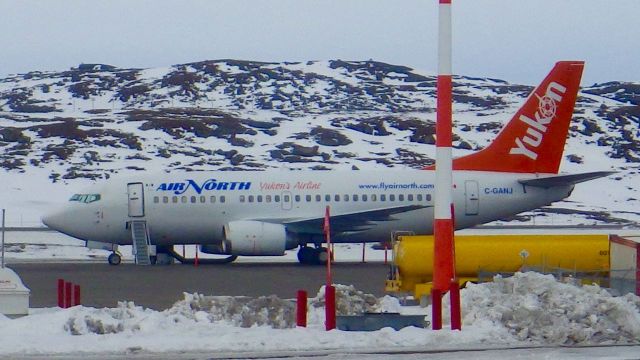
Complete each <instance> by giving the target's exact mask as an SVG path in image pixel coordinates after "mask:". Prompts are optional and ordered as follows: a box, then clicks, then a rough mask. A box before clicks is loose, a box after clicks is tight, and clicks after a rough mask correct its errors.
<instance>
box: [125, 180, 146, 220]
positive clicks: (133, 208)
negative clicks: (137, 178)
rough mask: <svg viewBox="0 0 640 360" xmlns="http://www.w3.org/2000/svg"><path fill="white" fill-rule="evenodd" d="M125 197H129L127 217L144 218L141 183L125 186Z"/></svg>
mask: <svg viewBox="0 0 640 360" xmlns="http://www.w3.org/2000/svg"><path fill="white" fill-rule="evenodd" d="M127 195H128V197H129V216H130V217H141V216H144V190H143V187H142V183H139V182H138V183H129V184H127Z"/></svg>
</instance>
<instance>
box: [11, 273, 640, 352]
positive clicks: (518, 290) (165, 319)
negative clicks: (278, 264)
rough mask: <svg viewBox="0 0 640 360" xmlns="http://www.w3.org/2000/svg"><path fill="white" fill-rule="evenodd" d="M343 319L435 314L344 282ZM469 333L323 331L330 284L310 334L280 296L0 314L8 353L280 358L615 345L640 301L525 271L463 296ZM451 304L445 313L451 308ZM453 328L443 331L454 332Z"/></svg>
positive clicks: (636, 329)
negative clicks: (289, 354)
mask: <svg viewBox="0 0 640 360" xmlns="http://www.w3.org/2000/svg"><path fill="white" fill-rule="evenodd" d="M336 288H337V289H336V290H337V291H336V295H337V299H336V300H337V308H338V309H339V310H338V311H339V312H340V314H343V315H347V314H351V315H352V314H358V313H362V312H365V311H387V312H402V313H411V314H425V316H427V317H428V316H429V314H430V313H431V309H430V308H419V307H404V306H400V304H399V302H398V300H397V299H395V298H391V297H389V296H387V297H384V298H381V299H377V298H375V297H374V296H373V295H370V294H366V293H363V292H361V291H358V290H357V289H355V288H354V287H353V286H342V285H337V286H336ZM461 295H462V304H463V315H464V326H463V331H451V330H441V331H431V330H429V329H418V328H413V327H410V328H405V329H402V330H399V331H395V330H393V329H390V328H385V329H382V330H379V331H373V332H349V333H348V334H346V333H345V332H343V331H339V330H333V331H329V332H327V331H324V307H323V306H324V302H323V296H324V288H321V289H320V290H319V292H318V294H317V296H316V297H314V298H311V299H309V306H308V309H309V314H308V315H309V316H308V324H309V326H308V327H307V328H295V327H293V321H294V320H293V314H294V304H293V301H292V300H286V299H279V298H277V297H275V296H269V297H260V298H255V299H254V298H248V297H220V296H204V295H200V294H185V297H184V299H183V300H181V301H178V302H177V303H176V304H174V306H172V307H171V308H170V309H167V310H164V311H155V310H151V309H145V308H142V307H140V306H136V305H135V304H134V303H131V302H121V303H119V304H118V307H116V308H103V309H96V308H90V307H83V306H76V307H73V308H70V309H59V308H46V309H31V314H30V315H29V316H25V317H22V318H18V319H9V318H7V317H4V316H2V315H0V356H7V355H12V354H20V355H25V354H65V353H74V354H78V352H87V353H92V354H95V353H98V354H102V353H104V354H106V353H109V354H113V353H117V354H129V353H140V352H147V353H158V352H178V353H179V352H183V351H191V352H198V351H200V352H208V351H215V352H216V353H224V352H231V353H238V352H273V351H298V350H310V351H316V350H317V351H320V350H336V349H340V350H341V351H349V350H350V349H352V350H354V351H355V350H366V351H375V350H380V351H387V350H389V349H402V348H416V347H418V348H421V349H430V350H437V349H450V348H465V347H466V348H470V347H478V348H483V347H492V346H493V347H495V346H519V345H531V344H540V345H556V344H611V343H616V344H619V343H631V342H638V341H640V298H638V297H636V296H634V295H627V296H623V297H613V296H611V295H610V294H609V293H608V292H606V291H605V290H603V289H601V288H599V287H597V286H584V287H577V286H574V285H570V284H564V283H561V282H558V281H556V280H555V279H554V278H553V277H552V276H549V275H540V274H536V273H518V274H516V275H515V276H513V277H511V278H500V277H497V278H495V281H494V283H485V284H479V285H469V286H468V287H467V288H466V289H463V290H462V293H461ZM446 299H448V297H446V298H445V311H444V313H445V314H448V305H447V303H446V302H447V300H446ZM446 327H447V326H445V328H446Z"/></svg>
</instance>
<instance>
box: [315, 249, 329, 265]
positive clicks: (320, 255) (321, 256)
mask: <svg viewBox="0 0 640 360" xmlns="http://www.w3.org/2000/svg"><path fill="white" fill-rule="evenodd" d="M315 250H316V259H315V260H316V261H315V263H316V264H320V265H324V264H326V263H327V259H328V258H329V252H328V251H327V248H319V249H315Z"/></svg>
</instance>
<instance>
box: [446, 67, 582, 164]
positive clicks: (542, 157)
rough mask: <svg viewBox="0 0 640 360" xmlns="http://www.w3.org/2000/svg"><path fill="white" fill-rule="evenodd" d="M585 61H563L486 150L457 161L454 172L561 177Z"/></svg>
mask: <svg viewBox="0 0 640 360" xmlns="http://www.w3.org/2000/svg"><path fill="white" fill-rule="evenodd" d="M583 68H584V62H583V61H560V62H558V63H556V65H555V66H554V68H553V69H552V70H551V72H550V73H549V75H547V77H546V78H545V79H544V80H543V81H542V83H541V84H540V85H539V86H538V87H537V88H536V89H535V90H534V91H533V92H532V93H531V94H530V95H529V97H528V98H527V100H526V101H525V103H524V105H523V106H522V107H521V108H520V110H518V112H517V113H516V114H515V115H514V116H513V118H512V119H511V121H509V123H507V124H506V126H505V127H504V128H503V129H502V131H501V132H500V133H499V134H498V136H497V137H496V139H495V140H494V141H493V142H492V143H491V144H490V145H489V146H487V147H486V148H484V149H482V150H480V151H478V152H476V153H473V154H470V155H467V156H463V157H460V158H457V159H454V160H453V169H454V170H476V171H498V172H515V173H547V174H557V173H558V169H559V168H560V161H561V160H562V154H563V152H564V145H565V142H566V139H567V133H568V130H569V123H570V122H571V116H572V115H573V107H574V105H575V102H576V98H577V95H578V90H579V88H580V78H581V77H582V70H583Z"/></svg>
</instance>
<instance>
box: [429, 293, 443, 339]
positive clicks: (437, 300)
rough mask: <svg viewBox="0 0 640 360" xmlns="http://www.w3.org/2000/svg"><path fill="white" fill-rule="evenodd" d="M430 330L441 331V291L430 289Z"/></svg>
mask: <svg viewBox="0 0 640 360" xmlns="http://www.w3.org/2000/svg"><path fill="white" fill-rule="evenodd" d="M431 328H432V329H433V330H440V329H442V291H440V290H439V289H436V288H432V289H431Z"/></svg>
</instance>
